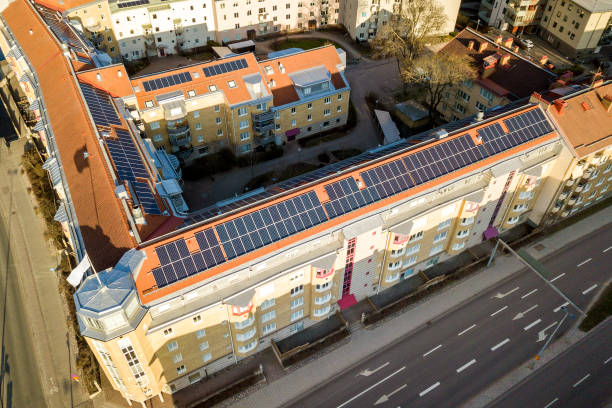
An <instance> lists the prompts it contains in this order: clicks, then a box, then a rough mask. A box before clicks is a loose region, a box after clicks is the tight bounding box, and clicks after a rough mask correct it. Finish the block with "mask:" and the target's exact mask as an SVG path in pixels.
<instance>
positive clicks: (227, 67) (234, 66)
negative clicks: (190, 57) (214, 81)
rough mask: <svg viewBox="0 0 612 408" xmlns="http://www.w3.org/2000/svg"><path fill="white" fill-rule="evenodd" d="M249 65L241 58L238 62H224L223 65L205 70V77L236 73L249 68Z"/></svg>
mask: <svg viewBox="0 0 612 408" xmlns="http://www.w3.org/2000/svg"><path fill="white" fill-rule="evenodd" d="M248 66H249V65H248V64H247V62H246V59H245V58H241V59H239V60H236V61H230V62H223V63H221V64H217V65H212V66H208V67H205V68H203V69H202V70H203V71H204V76H206V77H212V76H216V75H221V74H226V73H228V72H232V71H236V70H239V69H243V68H246V67H248Z"/></svg>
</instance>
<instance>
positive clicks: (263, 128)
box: [253, 122, 274, 133]
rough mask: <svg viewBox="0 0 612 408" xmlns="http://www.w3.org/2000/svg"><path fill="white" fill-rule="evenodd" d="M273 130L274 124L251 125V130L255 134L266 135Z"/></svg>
mask: <svg viewBox="0 0 612 408" xmlns="http://www.w3.org/2000/svg"><path fill="white" fill-rule="evenodd" d="M273 129H274V122H270V123H266V124H261V125H259V124H255V123H253V130H255V132H257V133H266V132H268V131H270V130H273Z"/></svg>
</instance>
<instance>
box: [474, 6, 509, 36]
mask: <svg viewBox="0 0 612 408" xmlns="http://www.w3.org/2000/svg"><path fill="white" fill-rule="evenodd" d="M505 9H506V2H505V1H502V0H482V1H481V3H480V9H479V10H478V19H480V21H481V22H482V23H483V24H485V25H487V26H489V27H495V28H499V29H500V30H505V29H506V28H507V27H508V23H506V22H505V21H504V10H505Z"/></svg>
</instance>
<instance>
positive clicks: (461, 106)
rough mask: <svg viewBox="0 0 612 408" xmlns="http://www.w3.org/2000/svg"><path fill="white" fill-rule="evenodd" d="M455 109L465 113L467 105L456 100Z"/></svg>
mask: <svg viewBox="0 0 612 408" xmlns="http://www.w3.org/2000/svg"><path fill="white" fill-rule="evenodd" d="M454 107H455V109H456V110H457V111H459V112H461V113H465V106H463V105H461V104H460V103H459V102H455V105H454Z"/></svg>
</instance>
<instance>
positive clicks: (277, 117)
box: [274, 111, 280, 119]
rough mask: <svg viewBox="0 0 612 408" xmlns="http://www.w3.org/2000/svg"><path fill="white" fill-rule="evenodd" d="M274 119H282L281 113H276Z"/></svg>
mask: <svg viewBox="0 0 612 408" xmlns="http://www.w3.org/2000/svg"><path fill="white" fill-rule="evenodd" d="M274 119H280V112H279V111H276V112H274Z"/></svg>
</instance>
